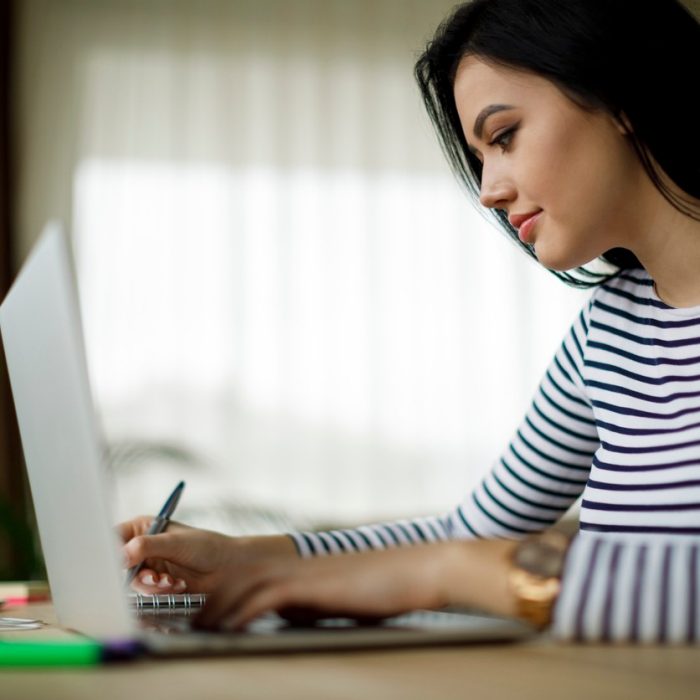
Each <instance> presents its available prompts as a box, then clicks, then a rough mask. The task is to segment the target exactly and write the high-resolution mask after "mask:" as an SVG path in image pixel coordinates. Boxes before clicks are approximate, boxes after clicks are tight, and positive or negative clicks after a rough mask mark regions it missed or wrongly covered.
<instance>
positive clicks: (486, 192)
mask: <svg viewBox="0 0 700 700" xmlns="http://www.w3.org/2000/svg"><path fill="white" fill-rule="evenodd" d="M515 195H516V192H515V186H514V184H513V181H512V180H511V178H510V177H508V175H507V174H506V173H505V172H503V171H502V170H500V169H498V168H496V167H487V165H486V164H484V167H483V168H482V171H481V189H480V190H479V201H480V202H481V204H483V205H484V206H485V207H487V208H488V209H506V208H507V205H508V203H509V202H512V201H513V200H514V199H515Z"/></svg>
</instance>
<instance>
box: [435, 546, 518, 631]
mask: <svg viewBox="0 0 700 700" xmlns="http://www.w3.org/2000/svg"><path fill="white" fill-rule="evenodd" d="M516 547H517V542H514V541H511V540H467V541H456V542H450V543H448V547H447V551H446V557H445V571H444V573H443V580H444V581H445V582H446V590H445V595H444V598H445V604H446V605H451V606H455V607H463V608H476V609H478V610H483V611H484V612H488V613H492V614H494V615H502V616H506V617H515V616H516V615H517V603H516V599H515V596H514V595H513V592H512V590H511V588H510V585H509V578H508V572H509V570H510V567H511V559H512V557H513V554H514V552H515V548H516Z"/></svg>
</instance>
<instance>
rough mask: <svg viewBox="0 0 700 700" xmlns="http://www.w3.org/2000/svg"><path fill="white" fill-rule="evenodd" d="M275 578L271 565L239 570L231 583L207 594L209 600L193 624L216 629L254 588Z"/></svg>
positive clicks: (202, 627)
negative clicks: (225, 616)
mask: <svg viewBox="0 0 700 700" xmlns="http://www.w3.org/2000/svg"><path fill="white" fill-rule="evenodd" d="M273 578H274V573H273V569H272V568H271V567H266V566H261V565H257V566H255V567H250V568H246V569H241V570H240V571H238V572H237V574H236V578H235V580H234V581H232V582H231V583H230V584H224V585H223V586H219V588H218V589H217V590H215V591H214V592H213V593H211V594H210V595H208V596H207V602H206V603H205V604H204V607H203V608H202V610H201V611H200V612H199V614H198V615H197V617H196V618H195V619H194V620H193V625H194V626H195V627H198V628H201V629H215V628H217V627H218V625H219V622H220V621H221V619H222V618H223V617H224V615H226V614H227V613H229V612H230V611H231V610H233V609H235V608H237V607H238V606H239V604H240V601H242V600H245V599H246V598H247V597H248V596H250V595H251V594H252V592H253V591H254V590H256V589H257V588H259V587H260V586H262V585H264V583H265V582H267V583H270V582H271V581H272V580H273Z"/></svg>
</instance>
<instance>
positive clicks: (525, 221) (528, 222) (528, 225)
mask: <svg viewBox="0 0 700 700" xmlns="http://www.w3.org/2000/svg"><path fill="white" fill-rule="evenodd" d="M541 214H542V210H541V209H540V210H538V211H531V212H530V213H529V214H512V215H511V216H509V217H508V221H509V222H510V225H511V226H512V227H513V228H517V229H518V237H519V238H520V240H521V241H522V242H523V243H529V242H530V238H531V233H532V229H533V228H534V226H535V224H536V223H537V220H538V219H539V218H540V216H541Z"/></svg>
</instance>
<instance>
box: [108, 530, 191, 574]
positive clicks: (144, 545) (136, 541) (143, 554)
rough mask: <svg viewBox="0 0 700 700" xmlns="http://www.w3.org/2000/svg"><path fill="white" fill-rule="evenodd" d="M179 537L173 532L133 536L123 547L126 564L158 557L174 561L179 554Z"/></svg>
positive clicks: (138, 562) (127, 565) (133, 564)
mask: <svg viewBox="0 0 700 700" xmlns="http://www.w3.org/2000/svg"><path fill="white" fill-rule="evenodd" d="M178 549H179V548H178V547H177V539H176V537H173V535H172V533H167V532H164V533H161V534H159V535H137V536H135V537H132V538H131V539H130V540H129V541H128V542H127V543H126V544H125V545H124V546H123V547H122V553H123V556H124V562H125V566H126V567H128V568H130V567H132V566H138V565H139V564H141V563H142V562H143V561H145V560H146V559H151V558H158V559H164V560H166V561H173V557H176V556H177V554H178Z"/></svg>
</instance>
